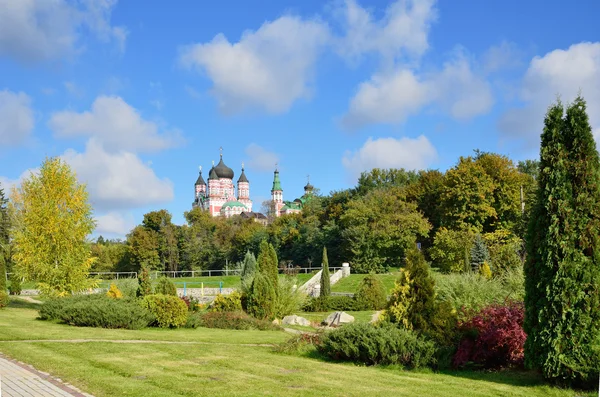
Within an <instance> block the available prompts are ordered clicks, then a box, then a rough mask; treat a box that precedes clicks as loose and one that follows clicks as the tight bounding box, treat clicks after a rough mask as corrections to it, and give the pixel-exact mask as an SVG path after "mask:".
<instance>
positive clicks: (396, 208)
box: [340, 188, 431, 273]
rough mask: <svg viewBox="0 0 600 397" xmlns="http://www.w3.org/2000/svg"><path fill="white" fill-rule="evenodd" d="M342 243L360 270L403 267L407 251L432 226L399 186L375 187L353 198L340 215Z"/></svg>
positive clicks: (383, 269) (358, 271)
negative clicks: (402, 260)
mask: <svg viewBox="0 0 600 397" xmlns="http://www.w3.org/2000/svg"><path fill="white" fill-rule="evenodd" d="M340 227H341V228H342V237H343V244H345V245H346V246H347V247H348V251H349V252H350V253H351V258H349V259H350V261H351V262H352V267H353V270H354V271H356V272H357V273H369V272H375V273H382V272H384V271H386V270H387V269H389V268H390V267H395V266H400V265H401V258H403V257H404V253H405V250H406V249H407V248H408V247H411V246H413V245H415V243H416V240H417V237H418V236H422V237H425V236H427V233H428V232H429V230H430V228H431V226H430V224H429V222H427V220H426V219H425V218H424V217H423V215H422V214H421V213H420V212H419V211H418V210H417V205H416V204H415V203H411V202H408V201H407V200H406V194H405V193H404V191H403V190H402V189H400V188H388V189H377V190H372V191H370V192H369V193H367V194H366V195H365V196H358V197H355V198H353V199H352V200H350V201H349V202H348V204H347V209H346V211H345V212H344V214H343V215H342V216H341V218H340Z"/></svg>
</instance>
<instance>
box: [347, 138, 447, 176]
mask: <svg viewBox="0 0 600 397" xmlns="http://www.w3.org/2000/svg"><path fill="white" fill-rule="evenodd" d="M437 158H438V156H437V150H436V149H435V147H434V146H433V145H432V144H431V142H429V140H428V139H427V138H426V137H425V136H423V135H421V136H419V137H418V138H415V139H412V138H406V137H404V138H400V139H395V138H380V139H372V138H369V139H368V140H367V141H366V142H365V144H364V145H363V146H362V147H361V148H360V149H358V150H357V151H355V152H346V154H345V155H344V157H343V158H342V164H343V165H344V167H345V168H346V170H347V171H348V172H349V173H350V174H351V175H352V176H353V177H356V176H358V175H360V173H361V172H363V171H370V170H371V169H373V168H405V169H409V170H413V169H425V168H428V167H429V166H430V165H431V164H432V163H434V162H435V161H436V160H437Z"/></svg>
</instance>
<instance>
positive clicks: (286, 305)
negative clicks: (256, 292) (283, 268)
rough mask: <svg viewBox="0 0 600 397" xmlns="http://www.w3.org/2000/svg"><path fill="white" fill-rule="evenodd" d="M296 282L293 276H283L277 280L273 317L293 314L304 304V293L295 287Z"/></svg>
mask: <svg viewBox="0 0 600 397" xmlns="http://www.w3.org/2000/svg"><path fill="white" fill-rule="evenodd" d="M297 284H298V280H296V278H294V277H284V278H282V279H280V280H279V284H278V286H277V293H276V296H277V300H276V302H275V307H274V317H275V318H284V317H285V316H288V315H290V314H294V313H295V312H297V311H298V310H300V308H301V307H302V306H303V305H304V302H305V301H306V295H304V293H302V292H301V291H300V289H299V288H297Z"/></svg>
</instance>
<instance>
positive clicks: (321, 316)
mask: <svg viewBox="0 0 600 397" xmlns="http://www.w3.org/2000/svg"><path fill="white" fill-rule="evenodd" d="M331 313H334V312H333V311H331V312H299V313H296V314H297V315H298V316H300V317H304V318H305V319H307V320H309V321H311V322H316V323H321V322H322V321H323V320H325V319H326V318H327V316H329V315H330V314H331ZM346 313H348V314H350V315H351V316H353V317H354V320H355V321H356V322H359V323H368V322H369V321H371V317H372V316H373V314H374V313H375V311H372V310H367V311H361V312H346Z"/></svg>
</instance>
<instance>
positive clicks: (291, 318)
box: [281, 314, 310, 327]
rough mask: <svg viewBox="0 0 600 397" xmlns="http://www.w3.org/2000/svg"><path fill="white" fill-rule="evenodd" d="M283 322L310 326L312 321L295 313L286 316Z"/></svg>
mask: <svg viewBox="0 0 600 397" xmlns="http://www.w3.org/2000/svg"><path fill="white" fill-rule="evenodd" d="M281 323H282V324H285V325H302V326H303V327H310V321H308V320H307V319H305V318H304V317H300V316H296V315H295V314H294V315H292V316H285V317H284V318H283V320H282V321H281Z"/></svg>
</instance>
